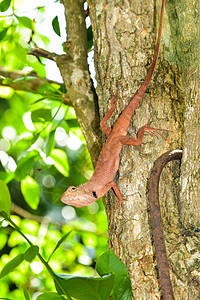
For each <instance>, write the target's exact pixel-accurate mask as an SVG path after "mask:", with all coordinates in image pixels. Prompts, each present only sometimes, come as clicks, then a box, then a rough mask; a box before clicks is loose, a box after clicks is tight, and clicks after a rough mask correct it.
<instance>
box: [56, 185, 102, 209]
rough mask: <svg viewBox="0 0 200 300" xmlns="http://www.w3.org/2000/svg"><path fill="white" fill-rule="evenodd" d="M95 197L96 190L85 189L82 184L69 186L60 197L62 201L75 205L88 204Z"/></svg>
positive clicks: (82, 205)
mask: <svg viewBox="0 0 200 300" xmlns="http://www.w3.org/2000/svg"><path fill="white" fill-rule="evenodd" d="M97 199H98V197H97V195H96V192H95V191H89V190H87V189H86V188H85V187H84V185H81V186H79V187H75V186H70V187H69V188H68V189H67V190H66V192H64V194H63V195H62V197H61V201H62V202H63V203H65V204H68V205H72V206H75V207H84V206H88V205H90V204H92V203H93V202H94V201H96V200H97Z"/></svg>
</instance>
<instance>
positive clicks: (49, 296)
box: [37, 293, 66, 300]
mask: <svg viewBox="0 0 200 300" xmlns="http://www.w3.org/2000/svg"><path fill="white" fill-rule="evenodd" d="M65 299H66V298H64V297H63V296H61V295H59V294H57V293H44V294H42V295H39V296H38V297H37V300H65Z"/></svg>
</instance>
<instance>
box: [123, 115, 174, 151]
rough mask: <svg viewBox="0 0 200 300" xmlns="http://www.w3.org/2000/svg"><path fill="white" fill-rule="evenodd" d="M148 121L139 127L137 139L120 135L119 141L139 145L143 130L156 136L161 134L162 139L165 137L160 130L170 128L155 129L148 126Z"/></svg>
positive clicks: (124, 143)
mask: <svg viewBox="0 0 200 300" xmlns="http://www.w3.org/2000/svg"><path fill="white" fill-rule="evenodd" d="M149 121H150V119H149ZM149 121H148V122H147V124H146V125H144V126H142V127H141V128H140V129H139V131H138V135H137V136H138V137H137V139H134V138H132V137H128V136H120V137H119V141H120V142H121V143H122V144H123V145H133V146H139V145H141V143H142V139H143V136H144V133H145V132H149V133H150V134H154V135H155V136H157V137H158V136H161V137H162V138H163V139H165V137H164V136H163V135H162V134H161V133H160V131H170V130H168V129H157V128H152V127H149ZM165 140H166V139H165Z"/></svg>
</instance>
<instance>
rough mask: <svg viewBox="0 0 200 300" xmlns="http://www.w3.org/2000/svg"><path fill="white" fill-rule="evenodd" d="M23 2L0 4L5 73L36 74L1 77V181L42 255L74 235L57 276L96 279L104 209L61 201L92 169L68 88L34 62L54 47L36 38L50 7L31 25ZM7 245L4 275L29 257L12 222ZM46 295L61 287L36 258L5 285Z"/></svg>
mask: <svg viewBox="0 0 200 300" xmlns="http://www.w3.org/2000/svg"><path fill="white" fill-rule="evenodd" d="M27 1H28V0H27ZM23 2H25V1H19V0H18V1H10V0H3V1H1V3H0V10H1V13H0V65H1V66H4V68H5V70H7V71H11V72H12V71H16V70H18V71H20V70H21V71H25V70H27V68H28V70H29V73H27V75H25V76H23V75H22V76H21V77H20V76H18V77H17V78H12V79H11V78H8V77H5V76H0V79H1V80H2V83H1V85H0V180H1V181H2V182H4V183H6V184H7V186H8V188H9V191H10V194H11V199H12V202H13V203H14V204H15V205H17V208H18V210H16V206H12V208H11V220H13V222H14V223H15V224H16V225H17V226H18V227H19V229H20V230H21V231H22V232H23V234H25V235H26V236H27V237H28V238H29V240H30V241H32V242H33V243H34V244H35V245H37V246H38V247H39V248H40V253H41V255H42V256H43V257H44V259H46V260H47V259H48V257H49V256H50V255H51V253H52V251H53V250H54V248H55V247H56V245H57V243H58V241H59V240H60V239H61V238H62V237H63V236H64V235H65V234H67V233H68V232H69V231H70V230H73V231H72V232H71V233H70V235H69V237H68V238H67V240H65V241H63V243H62V244H61V245H60V247H59V248H58V249H57V250H56V252H55V253H53V255H52V256H51V259H50V261H49V264H50V266H51V267H52V269H53V270H54V272H56V273H66V274H75V275H87V276H94V275H97V272H96V270H95V262H96V259H97V258H98V257H99V256H100V255H101V254H102V253H103V252H104V251H105V250H106V249H107V248H108V245H107V236H106V231H107V220H106V215H105V211H104V206H103V204H102V201H101V200H99V201H97V202H96V203H94V204H92V205H91V206H89V207H84V208H79V209H76V208H73V207H67V206H64V205H63V204H62V203H61V201H60V197H61V195H62V193H63V192H64V191H65V190H66V189H67V187H68V186H70V185H79V184H81V183H84V182H85V181H87V180H88V178H89V177H90V176H91V174H92V171H93V167H92V164H91V160H90V155H89V153H88V150H87V148H86V144H85V140H84V137H83V135H82V132H81V130H80V127H79V124H78V122H77V119H76V115H75V112H74V109H73V108H72V107H70V106H67V105H66V104H64V100H63V99H64V97H63V95H64V94H65V92H66V91H65V88H64V86H63V85H62V84H57V83H48V81H47V80H46V79H45V77H46V70H45V65H44V64H43V61H42V63H41V62H40V61H38V60H37V59H36V58H35V57H33V56H30V55H27V53H28V51H29V50H30V49H31V48H32V47H34V46H37V45H39V46H40V47H43V48H45V47H48V46H49V45H50V39H49V38H48V37H47V36H45V35H44V34H41V33H40V32H38V31H37V28H38V27H37V26H40V20H44V19H45V18H48V16H47V15H45V13H46V7H45V6H42V7H36V8H34V12H33V17H31V12H30V11H29V12H28V13H27V12H23V11H20V4H21V3H23ZM48 2H49V1H46V3H47V6H48ZM55 2H57V1H55ZM30 3H33V2H31V1H30ZM52 3H53V1H51V4H52ZM57 5H58V3H57ZM59 5H60V4H59ZM26 13H27V15H26ZM55 13H56V9H55ZM53 20H54V22H53V24H52V25H53V26H52V34H55V35H56V33H54V32H53V30H56V31H57V34H58V33H60V31H58V28H61V26H59V27H58V25H59V24H58V22H59V18H58V19H57V16H56V15H55V16H54V17H53ZM59 30H60V29H59ZM90 31H91V28H90ZM60 43H61V44H62V40H61V39H60ZM90 47H91V45H90ZM44 62H45V63H46V64H47V63H48V62H47V61H44ZM0 75H1V68H0ZM38 78H40V79H41V80H42V82H43V83H42V84H41V85H40V86H39V87H38V88H37V90H35V89H31V88H30V86H29V85H28V83H29V82H30V81H32V80H37V79H38ZM13 85H14V86H15V88H12V86H13ZM21 85H22V86H23V89H21V88H20V87H21ZM0 192H1V191H0ZM19 208H22V209H23V210H21V211H20V210H19ZM0 241H1V242H0V271H1V270H2V269H3V267H4V266H5V264H6V263H7V262H8V261H10V260H11V259H13V258H14V257H16V256H18V255H21V254H22V253H25V251H26V250H27V249H28V244H27V242H25V241H24V239H23V238H22V236H21V235H20V233H19V232H17V231H16V230H15V229H14V228H13V227H11V226H9V225H8V223H7V222H6V221H3V222H2V224H1V229H0ZM28 291H29V292H28ZM42 292H55V286H54V282H53V279H52V278H51V277H50V276H49V274H48V272H47V270H46V269H45V268H44V266H43V265H42V263H41V261H40V260H39V259H38V258H37V257H34V259H33V261H32V262H31V263H29V262H27V261H26V260H23V261H22V262H21V264H19V265H18V266H17V267H16V268H15V269H14V270H13V272H11V273H9V274H8V275H6V276H5V277H3V278H2V279H1V280H0V297H4V298H6V299H15V300H17V299H20V300H21V299H29V296H30V295H31V298H30V299H32V297H33V299H36V297H37V296H38V295H39V293H42Z"/></svg>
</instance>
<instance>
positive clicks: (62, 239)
mask: <svg viewBox="0 0 200 300" xmlns="http://www.w3.org/2000/svg"><path fill="white" fill-rule="evenodd" d="M70 233H71V230H70V231H69V232H68V233H66V234H65V235H64V236H63V237H61V239H60V240H59V241H58V243H57V245H56V247H55V248H54V250H53V252H52V253H51V254H50V256H49V259H48V261H47V262H49V260H50V258H51V256H52V255H53V254H54V252H55V251H56V250H57V249H58V247H60V245H61V244H62V243H63V242H64V241H65V240H66V238H67V237H68V235H69V234H70Z"/></svg>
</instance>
